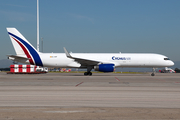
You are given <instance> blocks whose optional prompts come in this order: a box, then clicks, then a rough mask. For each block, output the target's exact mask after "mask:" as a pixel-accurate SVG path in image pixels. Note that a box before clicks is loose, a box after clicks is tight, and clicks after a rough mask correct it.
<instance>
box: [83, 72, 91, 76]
mask: <svg viewBox="0 0 180 120" xmlns="http://www.w3.org/2000/svg"><path fill="white" fill-rule="evenodd" d="M84 75H85V76H86V75H89V76H91V75H92V72H85V73H84Z"/></svg>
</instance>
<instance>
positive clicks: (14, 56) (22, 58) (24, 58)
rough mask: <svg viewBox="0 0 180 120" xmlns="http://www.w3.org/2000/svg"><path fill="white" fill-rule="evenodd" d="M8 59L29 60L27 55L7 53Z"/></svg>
mask: <svg viewBox="0 0 180 120" xmlns="http://www.w3.org/2000/svg"><path fill="white" fill-rule="evenodd" d="M7 56H8V59H19V60H29V58H27V57H22V56H17V55H7Z"/></svg>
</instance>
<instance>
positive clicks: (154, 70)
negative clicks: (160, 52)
mask: <svg viewBox="0 0 180 120" xmlns="http://www.w3.org/2000/svg"><path fill="white" fill-rule="evenodd" d="M155 72H156V68H153V73H152V74H151V76H155Z"/></svg>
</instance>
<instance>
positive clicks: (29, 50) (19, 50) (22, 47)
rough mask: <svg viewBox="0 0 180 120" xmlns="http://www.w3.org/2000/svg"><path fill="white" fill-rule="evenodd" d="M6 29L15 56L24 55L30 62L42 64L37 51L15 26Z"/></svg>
mask: <svg viewBox="0 0 180 120" xmlns="http://www.w3.org/2000/svg"><path fill="white" fill-rule="evenodd" d="M7 31H8V34H9V37H10V39H11V41H12V44H13V46H14V49H15V51H16V54H17V56H26V57H27V58H28V59H29V62H30V64H32V65H39V66H43V64H42V61H41V58H40V56H39V52H38V51H37V50H36V49H35V48H34V47H33V46H32V45H31V44H30V43H29V42H28V41H27V40H26V38H25V37H24V36H23V35H22V34H21V33H20V32H19V31H18V30H17V29H16V28H7Z"/></svg>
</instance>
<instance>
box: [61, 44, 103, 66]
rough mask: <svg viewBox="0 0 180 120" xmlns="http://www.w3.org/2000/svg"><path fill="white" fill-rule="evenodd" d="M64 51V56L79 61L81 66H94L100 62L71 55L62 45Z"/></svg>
mask: <svg viewBox="0 0 180 120" xmlns="http://www.w3.org/2000/svg"><path fill="white" fill-rule="evenodd" d="M64 51H65V53H66V56H67V57H68V58H71V59H74V60H75V61H76V62H78V63H80V64H81V65H82V66H94V65H97V64H99V63H101V62H100V61H95V60H89V59H84V58H76V57H73V56H71V55H70V54H69V52H68V51H67V50H66V48H65V47H64Z"/></svg>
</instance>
